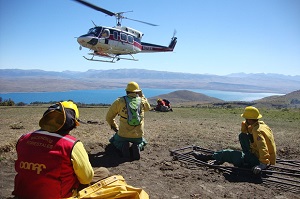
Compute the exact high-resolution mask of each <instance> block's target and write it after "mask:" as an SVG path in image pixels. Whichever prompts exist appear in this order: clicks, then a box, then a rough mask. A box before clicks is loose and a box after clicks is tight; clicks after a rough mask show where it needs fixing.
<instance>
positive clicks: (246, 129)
mask: <svg viewBox="0 0 300 199" xmlns="http://www.w3.org/2000/svg"><path fill="white" fill-rule="evenodd" d="M241 132H242V133H248V124H247V123H246V121H243V122H242V124H241Z"/></svg>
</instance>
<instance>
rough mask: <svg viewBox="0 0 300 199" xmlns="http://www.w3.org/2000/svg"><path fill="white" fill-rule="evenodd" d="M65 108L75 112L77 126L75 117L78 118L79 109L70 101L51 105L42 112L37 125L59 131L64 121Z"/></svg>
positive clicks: (50, 130) (48, 129)
mask: <svg viewBox="0 0 300 199" xmlns="http://www.w3.org/2000/svg"><path fill="white" fill-rule="evenodd" d="M65 108H69V109H72V110H74V112H75V125H76V126H79V122H78V121H77V119H78V118H79V111H78V108H77V105H76V104H74V103H73V102H72V101H64V102H58V103H56V104H54V105H51V106H50V107H49V108H48V110H47V111H46V112H45V113H44V114H43V117H42V118H41V119H40V122H39V126H40V127H41V129H43V130H46V131H48V132H57V131H59V130H60V129H61V128H62V127H63V126H64V125H65V123H66V121H67V116H66V112H65Z"/></svg>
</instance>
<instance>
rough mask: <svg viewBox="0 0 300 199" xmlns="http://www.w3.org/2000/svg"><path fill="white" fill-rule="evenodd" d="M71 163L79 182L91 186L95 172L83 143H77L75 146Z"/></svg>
mask: <svg viewBox="0 0 300 199" xmlns="http://www.w3.org/2000/svg"><path fill="white" fill-rule="evenodd" d="M71 161H72V163H73V169H74V172H75V174H76V176H77V178H78V180H79V182H80V183H81V184H89V183H90V182H91V181H92V179H93V177H94V170H93V167H92V165H91V163H90V161H89V157H88V154H87V152H86V150H85V148H84V146H83V144H82V142H77V143H76V144H75V145H74V147H73V150H72V154H71Z"/></svg>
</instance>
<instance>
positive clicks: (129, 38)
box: [128, 35, 133, 44]
mask: <svg viewBox="0 0 300 199" xmlns="http://www.w3.org/2000/svg"><path fill="white" fill-rule="evenodd" d="M128 42H129V43H131V44H132V43H133V36H131V35H128Z"/></svg>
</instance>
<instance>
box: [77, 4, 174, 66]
mask: <svg viewBox="0 0 300 199" xmlns="http://www.w3.org/2000/svg"><path fill="white" fill-rule="evenodd" d="M74 1H76V2H78V3H80V4H82V5H85V6H87V7H90V8H92V9H94V10H96V11H100V12H102V13H104V14H107V15H109V16H114V17H116V26H114V27H109V26H97V25H96V24H95V23H94V22H93V23H94V27H93V28H90V29H89V31H88V33H87V34H84V35H81V36H79V37H78V38H77V42H78V43H79V45H80V47H79V49H80V50H81V49H82V47H84V48H88V49H90V50H92V51H93V52H91V53H88V54H89V55H91V58H87V57H85V56H83V57H84V58H85V59H86V60H89V61H100V62H110V63H115V62H116V61H119V60H131V61H138V59H135V58H134V56H133V55H134V54H137V53H151V52H152V53H153V52H172V51H173V50H174V48H175V46H176V43H177V37H175V34H176V31H174V34H173V37H172V38H171V42H170V44H169V45H168V46H162V45H157V44H151V43H146V42H142V37H143V36H144V34H143V33H142V32H141V31H138V30H135V29H133V28H130V27H126V26H122V25H121V21H122V19H127V20H132V21H136V22H140V23H144V24H147V25H150V26H158V25H156V24H152V23H148V22H144V21H140V20H136V19H131V18H127V17H125V16H124V13H127V12H117V13H114V12H111V11H109V10H106V9H104V8H101V7H99V6H96V5H93V4H91V3H89V2H87V1H83V0H74ZM128 12H132V11H128ZM95 56H98V57H101V59H95V58H94V57H95ZM103 58H106V59H103Z"/></svg>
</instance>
